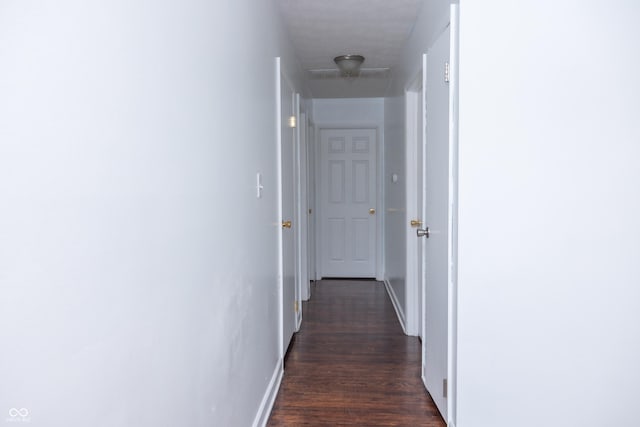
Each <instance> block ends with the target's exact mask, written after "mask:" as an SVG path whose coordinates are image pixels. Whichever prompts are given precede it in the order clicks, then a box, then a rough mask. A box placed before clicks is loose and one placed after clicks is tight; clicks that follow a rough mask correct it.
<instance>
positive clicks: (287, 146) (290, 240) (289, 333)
mask: <svg viewBox="0 0 640 427" xmlns="http://www.w3.org/2000/svg"><path fill="white" fill-rule="evenodd" d="M280 92H281V93H280V132H281V133H280V156H281V159H280V160H281V162H280V168H281V174H282V181H281V194H282V218H281V220H282V221H283V226H282V228H281V230H282V231H281V232H282V307H283V310H282V334H283V335H282V336H283V341H282V345H283V354H284V353H285V352H286V351H287V348H288V347H289V343H290V342H291V338H292V337H293V333H294V331H295V328H296V311H295V308H296V298H297V296H296V274H295V271H296V248H295V232H294V230H295V228H296V227H298V224H297V223H296V221H294V219H295V214H294V212H295V209H294V206H295V191H296V183H295V174H294V170H295V151H294V150H295V129H294V128H291V127H289V117H290V116H292V115H294V113H295V93H294V91H293V88H292V87H291V84H290V83H289V82H288V80H287V79H286V78H285V77H284V76H281V80H280ZM286 221H291V226H290V227H285V226H284V223H285V222H286Z"/></svg>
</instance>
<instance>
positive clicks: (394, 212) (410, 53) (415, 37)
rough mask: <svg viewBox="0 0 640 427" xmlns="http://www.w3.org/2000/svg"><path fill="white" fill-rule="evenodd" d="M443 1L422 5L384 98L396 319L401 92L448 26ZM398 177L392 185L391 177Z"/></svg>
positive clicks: (403, 220) (401, 231) (401, 264)
mask: <svg viewBox="0 0 640 427" xmlns="http://www.w3.org/2000/svg"><path fill="white" fill-rule="evenodd" d="M448 16H449V3H448V2H447V1H446V0H444V1H443V0H437V1H430V2H425V4H424V6H423V7H422V10H421V11H420V15H419V16H418V17H417V20H416V24H415V25H414V28H413V32H412V33H411V36H410V37H409V39H408V40H407V43H406V45H405V46H404V48H403V51H402V58H401V61H400V63H399V65H398V66H396V67H394V68H393V69H392V75H391V82H390V84H389V88H388V91H387V96H386V97H385V103H384V111H385V157H384V161H385V164H384V185H385V248H384V249H385V280H386V281H387V282H388V283H389V284H390V286H391V289H392V292H393V294H395V296H396V297H397V303H398V305H399V307H398V309H399V311H400V317H401V318H403V317H405V318H406V309H407V292H406V280H407V266H406V257H407V255H406V250H407V236H406V234H407V227H408V226H409V225H408V224H409V221H410V218H409V217H408V216H407V194H406V193H407V179H406V171H407V169H406V167H407V165H406V149H407V147H406V135H405V127H406V111H405V106H406V101H405V91H406V90H407V89H408V88H409V87H410V85H411V84H412V83H413V82H414V81H415V79H416V77H417V76H418V75H419V73H420V71H421V69H422V55H423V54H424V53H426V52H427V49H428V48H429V46H431V44H432V43H433V41H434V40H435V39H436V36H437V35H439V34H440V33H441V32H442V30H443V29H444V28H445V26H446V24H447V23H448ZM394 174H396V175H397V176H398V180H397V182H395V183H394V182H392V176H393V175H394Z"/></svg>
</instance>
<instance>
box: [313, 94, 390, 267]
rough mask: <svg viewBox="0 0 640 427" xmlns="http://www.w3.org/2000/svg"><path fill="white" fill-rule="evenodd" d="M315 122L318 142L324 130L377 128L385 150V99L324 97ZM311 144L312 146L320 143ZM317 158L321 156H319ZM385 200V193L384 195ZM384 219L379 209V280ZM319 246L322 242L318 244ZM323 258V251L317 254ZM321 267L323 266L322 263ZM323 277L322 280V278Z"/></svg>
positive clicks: (380, 161) (316, 106)
mask: <svg viewBox="0 0 640 427" xmlns="http://www.w3.org/2000/svg"><path fill="white" fill-rule="evenodd" d="M311 114H312V119H313V122H314V125H315V129H316V130H315V135H316V139H317V138H319V137H320V130H321V129H322V128H340V127H345V128H358V127H361V128H377V130H378V139H379V146H380V147H384V134H385V131H384V121H385V112H384V99H383V98H322V99H313V100H312V108H311ZM317 142H318V141H317V140H316V141H310V144H317ZM382 153H384V151H383V150H380V152H379V153H378V166H379V168H378V170H382V169H383V160H384V159H383V157H382ZM316 159H317V156H316ZM378 183H379V184H378V186H379V187H380V188H382V176H380V173H378ZM381 197H383V193H381ZM382 205H383V204H382V200H379V201H378V206H382ZM383 219H384V217H383V216H382V215H380V209H378V215H377V220H378V226H377V229H378V241H379V243H380V244H379V245H378V251H377V254H376V259H377V262H376V278H377V279H378V280H382V277H383V274H384V273H383V269H384V265H383V245H384V243H383V242H382V241H383ZM317 243H319V242H317ZM317 254H318V256H320V251H317ZM317 265H318V266H319V265H320V263H319V261H318V264H317ZM318 278H319V277H318Z"/></svg>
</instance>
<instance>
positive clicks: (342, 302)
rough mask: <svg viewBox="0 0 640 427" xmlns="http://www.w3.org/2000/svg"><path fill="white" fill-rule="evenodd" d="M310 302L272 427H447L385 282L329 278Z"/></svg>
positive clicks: (413, 340) (287, 366)
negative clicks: (386, 289)
mask: <svg viewBox="0 0 640 427" xmlns="http://www.w3.org/2000/svg"><path fill="white" fill-rule="evenodd" d="M312 286H313V288H312V297H311V300H310V301H309V302H306V303H303V322H302V326H301V328H300V332H299V333H297V334H296V335H295V338H294V341H293V343H292V345H291V347H290V349H289V352H288V354H287V357H286V359H285V371H284V377H283V380H282V385H281V387H280V392H279V393H278V397H277V398H276V402H275V404H274V407H273V411H272V413H271V417H270V419H269V422H268V424H267V425H268V426H411V427H416V426H426V427H444V426H445V423H444V421H443V420H442V418H441V417H440V414H439V412H438V410H437V409H436V406H435V404H434V403H433V400H431V397H430V396H429V395H428V393H427V392H426V391H425V389H424V386H423V385H422V380H421V379H420V358H421V350H420V342H419V340H418V339H417V338H414V337H407V336H405V335H404V333H403V332H402V328H401V327H400V324H399V323H398V319H397V317H396V314H395V312H394V309H393V306H392V304H391V301H390V300H389V297H388V296H387V293H386V291H385V289H384V285H383V284H382V283H380V282H375V281H361V280H324V281H320V282H316V283H315V284H314V285H312Z"/></svg>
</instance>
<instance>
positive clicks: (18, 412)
mask: <svg viewBox="0 0 640 427" xmlns="http://www.w3.org/2000/svg"><path fill="white" fill-rule="evenodd" d="M9 416H10V417H12V418H15V417H22V418H25V417H28V416H29V410H28V409H27V408H20V409H18V408H11V409H9Z"/></svg>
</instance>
